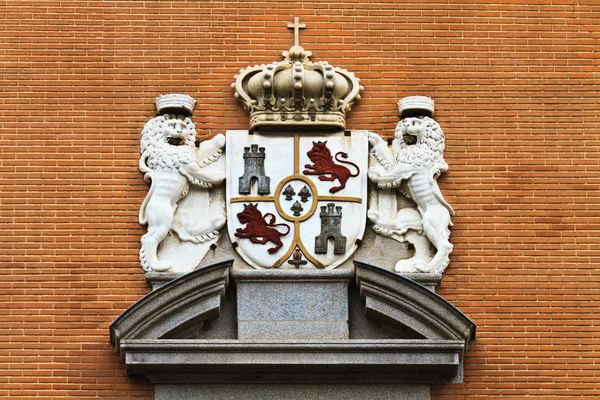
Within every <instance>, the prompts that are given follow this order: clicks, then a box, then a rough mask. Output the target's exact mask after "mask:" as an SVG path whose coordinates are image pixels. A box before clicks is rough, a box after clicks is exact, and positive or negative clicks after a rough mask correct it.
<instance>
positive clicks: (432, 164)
mask: <svg viewBox="0 0 600 400" xmlns="http://www.w3.org/2000/svg"><path fill="white" fill-rule="evenodd" d="M399 106H400V114H401V116H402V115H410V117H407V118H404V119H402V120H401V121H400V122H399V123H398V125H397V127H396V132H395V138H394V140H393V142H392V146H391V148H390V147H389V146H388V144H387V142H386V141H385V140H383V139H382V138H381V137H379V136H378V135H377V134H375V133H370V134H369V143H370V144H371V147H372V150H371V155H372V156H373V157H372V162H371V168H370V169H369V179H370V180H371V181H373V182H374V183H376V184H377V190H376V193H373V194H372V196H371V204H370V209H369V211H368V218H369V219H370V221H371V222H372V223H373V229H374V230H375V232H377V233H378V234H380V235H382V236H386V237H390V238H392V239H395V240H398V241H408V242H410V243H412V244H413V245H414V247H415V255H414V256H413V257H412V258H410V259H408V260H400V261H398V262H397V263H396V266H395V270H396V271H397V272H428V273H430V272H435V273H441V272H443V270H444V269H445V268H446V267H447V266H448V263H449V261H450V260H449V255H450V253H451V252H452V244H451V243H450V241H449V235H450V231H449V227H450V226H452V222H451V221H450V217H451V216H452V215H454V212H453V210H452V207H450V205H449V204H448V203H447V202H446V201H445V200H444V197H443V196H442V193H441V192H440V189H439V187H438V184H437V178H438V176H439V175H440V173H441V172H443V171H446V170H447V169H448V164H446V162H445V161H444V158H443V153H444V133H443V132H442V129H441V128H440V126H439V125H438V123H437V122H436V121H435V120H433V119H432V118H430V117H429V116H427V114H429V115H433V100H431V99H430V98H427V97H421V96H413V97H410V98H406V99H403V100H402V101H401V102H400V104H399ZM398 196H404V197H405V198H407V199H410V200H412V201H414V203H415V205H416V207H414V206H410V205H409V203H408V202H407V201H406V200H404V199H400V198H398ZM402 205H404V207H402ZM423 236H425V237H426V238H427V239H429V242H430V243H431V244H432V245H433V246H435V249H436V251H435V254H433V257H432V251H431V249H430V246H429V243H427V241H426V240H425V237H423Z"/></svg>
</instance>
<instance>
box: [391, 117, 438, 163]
mask: <svg viewBox="0 0 600 400" xmlns="http://www.w3.org/2000/svg"><path fill="white" fill-rule="evenodd" d="M411 128H412V129H415V128H416V129H418V130H419V134H418V135H417V143H415V144H408V143H406V142H405V141H404V138H403V135H404V133H405V132H406V130H407V129H411ZM395 137H396V140H394V145H393V147H394V150H395V151H396V152H397V153H398V156H397V157H398V158H397V162H401V163H405V164H410V165H413V166H415V167H425V168H427V169H429V170H432V171H436V172H435V173H436V174H439V173H440V172H442V171H446V170H448V164H446V162H445V161H444V146H445V143H444V132H443V131H442V128H441V127H440V126H439V124H438V123H437V122H435V120H433V119H431V118H429V117H423V118H422V119H421V118H405V119H403V120H402V121H400V122H399V123H398V125H397V126H396V132H395Z"/></svg>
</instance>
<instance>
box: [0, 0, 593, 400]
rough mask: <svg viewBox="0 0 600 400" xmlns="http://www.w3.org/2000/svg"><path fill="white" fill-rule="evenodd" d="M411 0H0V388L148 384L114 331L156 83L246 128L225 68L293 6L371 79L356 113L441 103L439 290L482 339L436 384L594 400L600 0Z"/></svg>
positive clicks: (78, 392)
mask: <svg viewBox="0 0 600 400" xmlns="http://www.w3.org/2000/svg"><path fill="white" fill-rule="evenodd" d="M422 3H423V4H421V2H419V1H402V0H401V1H385V0H382V1H379V2H376V1H370V2H368V1H361V2H358V1H346V2H337V3H336V2H332V3H328V2H325V1H303V2H295V3H291V2H290V3H287V2H274V1H268V2H267V1H265V2H259V1H249V0H246V1H240V2H237V1H235V2H234V1H227V2H207V1H160V2H159V1H46V0H35V1H33V0H19V1H4V2H1V4H0V21H1V22H0V77H1V78H0V79H2V96H1V98H0V141H1V143H0V145H1V147H0V155H1V158H0V235H1V236H0V237H1V240H0V265H1V267H0V304H2V307H1V308H0V397H3V398H11V399H31V398H36V399H44V398H71V399H88V398H98V397H100V398H123V399H132V398H147V399H150V398H152V393H153V392H152V386H151V385H150V384H148V383H146V382H144V381H139V380H136V379H133V378H128V377H126V375H125V368H124V365H123V364H122V363H121V362H120V361H119V360H118V358H117V357H116V355H115V352H114V351H113V349H112V348H111V345H110V344H109V342H108V340H109V338H108V327H109V325H110V323H111V322H112V321H113V320H114V319H115V318H116V317H117V316H118V315H119V314H120V313H121V312H122V311H123V310H124V309H125V308H126V307H128V306H129V305H131V304H132V303H133V302H134V301H136V300H137V299H138V298H139V297H141V296H142V295H143V294H145V293H146V292H147V291H148V287H147V285H146V283H145V282H144V274H143V271H142V270H141V268H140V267H139V265H138V256H137V252H138V247H139V237H140V236H141V235H142V233H143V231H144V229H143V228H142V227H140V226H139V225H138V223H137V211H138V208H139V205H140V204H141V201H142V199H143V197H144V195H145V193H146V191H147V186H146V184H145V183H144V182H143V180H142V177H141V174H140V173H139V172H138V169H137V162H138V156H139V155H138V146H139V134H140V131H141V128H142V126H143V124H144V122H145V121H146V120H148V119H149V118H151V117H152V116H153V102H154V98H155V97H156V95H158V94H160V93H168V92H184V93H188V94H190V95H191V96H193V97H194V98H196V99H198V100H199V106H198V107H197V109H196V110H197V112H196V117H195V122H196V124H197V127H198V131H199V134H200V135H201V138H205V137H207V136H210V135H214V134H216V133H218V132H223V131H225V130H227V129H236V128H237V129H240V128H241V129H243V128H245V127H247V117H246V115H245V113H244V112H243V111H242V110H241V108H240V107H239V106H238V104H237V102H236V101H235V99H234V98H233V96H232V94H233V93H232V90H231V88H230V86H229V85H230V83H231V82H232V81H233V75H234V74H235V73H236V72H237V70H238V69H239V68H244V67H246V66H247V65H248V64H252V65H254V64H260V63H264V62H270V61H274V60H278V59H279V58H278V56H279V55H280V53H281V51H283V50H287V49H288V48H289V46H290V45H291V44H292V35H291V33H290V31H288V30H287V29H286V28H285V26H286V24H287V23H288V22H291V21H292V17H293V16H300V17H303V20H304V22H306V24H307V25H308V29H307V30H304V31H302V32H301V34H300V37H301V44H303V45H304V46H305V48H306V49H307V50H310V51H312V52H313V54H314V58H313V59H314V60H327V61H329V62H331V63H333V64H334V65H337V66H341V67H344V68H348V69H349V70H351V71H354V72H355V73H356V74H357V75H358V76H359V77H360V78H362V83H363V84H364V86H365V88H366V91H365V95H364V96H363V101H362V102H361V103H360V104H359V105H357V106H355V107H354V110H353V112H352V114H351V117H350V119H349V124H348V125H349V128H354V129H369V130H372V131H376V132H378V133H380V134H383V135H390V134H391V133H392V132H393V129H394V125H395V123H396V122H397V117H396V101H397V100H398V99H400V98H402V97H404V96H407V95H413V94H423V95H428V96H431V97H433V98H434V99H435V100H436V102H437V120H438V122H439V123H440V124H441V125H442V127H443V129H444V131H445V133H446V139H447V148H446V160H447V162H448V164H449V165H450V171H449V172H447V173H446V174H444V176H443V177H442V178H441V179H440V186H441V187H442V191H443V193H444V195H445V197H446V199H447V200H448V201H449V202H450V203H451V204H452V205H453V206H454V209H455V210H456V214H457V217H456V218H455V219H454V222H455V226H454V228H453V231H452V232H453V233H452V242H453V243H454V244H455V252H454V254H453V256H452V263H451V265H450V267H449V269H448V270H447V271H446V274H445V276H444V281H443V283H442V286H441V289H440V291H439V292H440V294H441V295H443V296H444V297H445V298H446V299H448V300H449V301H451V302H453V303H454V304H455V305H456V306H457V307H459V308H460V309H461V310H462V311H463V312H465V313H466V314H467V315H468V316H470V317H471V318H472V319H473V320H474V321H475V322H476V323H477V324H478V339H477V341H476V342H475V345H474V347H473V348H472V349H471V350H470V351H469V352H468V355H467V357H466V361H465V365H466V370H465V382H464V384H454V385H443V386H437V387H435V388H434V395H433V398H434V399H444V400H448V399H467V398H468V399H469V400H473V399H491V398H500V397H501V398H514V399H522V398H532V399H533V398H535V399H539V398H544V399H559V398H560V399H563V398H569V397H571V398H575V397H587V398H590V399H591V398H595V397H596V396H600V362H599V361H598V360H599V356H598V353H597V352H598V350H600V348H599V347H600V319H599V317H598V315H599V314H600V306H599V304H600V303H599V300H600V273H599V272H598V269H599V268H600V250H599V242H600V216H599V215H600V177H599V174H600V152H599V150H600V129H599V128H600V116H599V113H600V101H599V100H598V98H599V95H598V90H599V87H598V82H599V81H598V78H599V75H600V73H599V72H600V65H599V57H598V54H599V51H600V42H599V40H600V3H599V2H598V0H552V1H551V0H536V1H533V0H529V1H527V2H524V1H518V0H469V1H467V0H462V1H458V0H457V1H450V0H439V1H423V2H422ZM522 3H529V5H527V6H525V5H522Z"/></svg>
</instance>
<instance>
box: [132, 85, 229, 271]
mask: <svg viewBox="0 0 600 400" xmlns="http://www.w3.org/2000/svg"><path fill="white" fill-rule="evenodd" d="M194 104H195V100H193V99H192V98H191V97H189V96H186V95H181V94H171V95H165V96H160V97H158V98H157V100H156V108H157V110H158V113H159V114H160V115H159V116H157V117H156V118H153V119H151V120H150V121H148V122H147V123H146V125H145V126H144V129H143V131H142V140H141V154H142V155H141V157H140V162H139V168H140V170H141V171H142V172H143V173H144V180H145V181H146V182H149V183H151V186H150V190H149V191H148V195H147V196H146V199H145V200H144V202H143V203H142V206H141V208H140V213H139V222H140V224H142V225H148V232H147V233H146V234H145V235H144V236H142V240H141V242H142V246H141V250H140V262H141V265H142V268H143V269H144V270H145V271H156V272H164V271H169V270H171V271H174V272H181V273H184V272H189V271H191V270H193V269H194V267H195V266H196V265H197V263H198V262H199V261H200V260H192V259H193V258H194V257H195V256H192V257H191V258H190V260H188V264H190V265H183V264H185V262H183V264H182V261H181V259H182V258H185V257H182V256H181V254H179V255H178V256H177V257H174V258H176V259H177V258H179V262H175V261H174V260H172V259H171V260H168V259H164V260H159V254H158V253H159V251H160V249H161V248H164V249H163V250H165V252H167V253H168V252H169V251H168V250H169V249H168V247H169V245H164V243H163V241H164V240H165V239H166V238H167V236H168V235H169V233H175V234H176V235H177V238H178V239H179V241H180V242H188V243H192V244H203V245H204V246H202V247H203V250H204V251H207V249H208V246H210V243H211V242H214V241H216V239H217V236H218V231H219V229H221V228H222V227H223V225H224V224H225V213H224V210H223V209H224V202H223V200H221V204H220V207H219V204H218V201H216V202H215V201H211V199H210V193H209V192H208V191H209V189H211V188H212V187H213V185H215V184H218V183H221V182H223V181H224V179H225V168H224V163H223V162H219V161H220V160H221V155H222V152H223V147H224V145H225V136H223V135H221V134H219V135H217V136H215V137H214V138H213V139H211V140H207V141H204V142H202V143H201V144H200V147H199V148H196V147H195V145H194V144H195V141H196V128H195V126H194V123H193V122H192V120H191V119H190V116H191V114H192V110H193V108H194ZM190 184H191V185H190ZM211 203H212V206H211ZM199 211H200V213H201V214H202V216H201V217H200V215H198V212H199ZM171 236H172V235H171ZM173 245H174V246H178V245H177V244H173ZM159 246H160V247H159ZM179 247H180V249H179V250H180V253H181V252H182V251H183V252H185V251H186V250H185V249H182V248H181V247H182V246H179ZM203 250H200V251H198V249H192V248H190V249H189V251H188V252H189V253H192V252H196V254H198V253H200V254H201V253H202V251H203ZM200 259H201V258H200ZM194 264H196V265H194Z"/></svg>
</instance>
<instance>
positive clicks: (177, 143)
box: [167, 137, 185, 146]
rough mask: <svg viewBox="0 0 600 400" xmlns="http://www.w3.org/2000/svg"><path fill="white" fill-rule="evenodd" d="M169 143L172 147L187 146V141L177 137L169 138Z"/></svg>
mask: <svg viewBox="0 0 600 400" xmlns="http://www.w3.org/2000/svg"><path fill="white" fill-rule="evenodd" d="M167 143H169V144H170V145H171V146H183V145H184V144H185V139H182V138H177V137H168V138H167Z"/></svg>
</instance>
